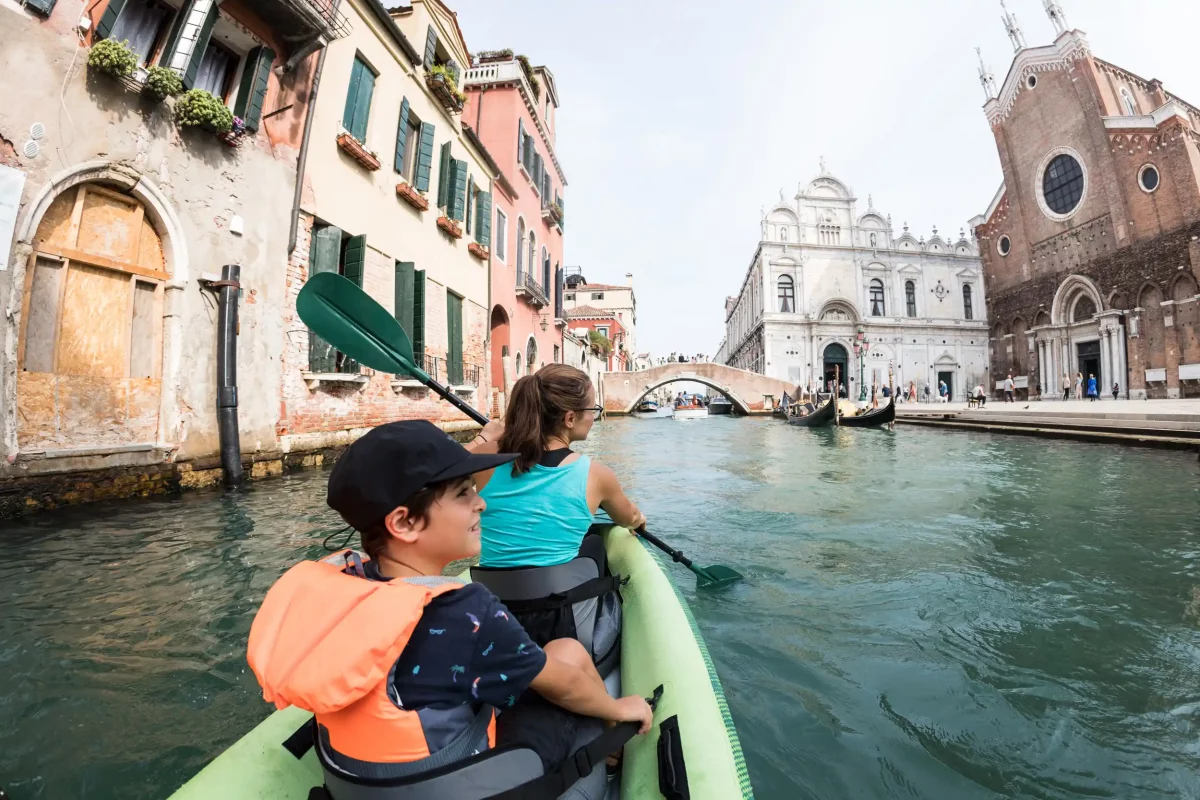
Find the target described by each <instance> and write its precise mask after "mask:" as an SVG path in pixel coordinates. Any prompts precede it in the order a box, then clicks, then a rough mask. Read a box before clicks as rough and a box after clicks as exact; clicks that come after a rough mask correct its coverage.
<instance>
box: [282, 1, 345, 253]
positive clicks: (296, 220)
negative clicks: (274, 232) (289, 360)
mask: <svg viewBox="0 0 1200 800" xmlns="http://www.w3.org/2000/svg"><path fill="white" fill-rule="evenodd" d="M339 5H341V2H340V0H334V3H333V10H334V11H335V12H336V11H337V9H338V6H339ZM328 53H329V45H328V44H326V45H325V46H324V47H322V48H321V55H319V56H317V71H316V73H315V74H314V75H313V84H312V91H311V92H309V93H308V110H307V112H306V113H305V115H304V136H303V137H302V138H301V140H300V154H299V155H298V156H297V157H296V192H295V194H294V195H293V196H292V219H291V223H290V226H289V228H288V248H287V251H288V255H289V256H291V254H292V251H293V250H295V249H296V237H297V236H298V235H299V229H300V198H301V196H302V195H303V194H304V169H305V167H306V166H307V165H308V142H309V139H310V138H311V135H310V134H311V132H312V121H313V112H314V111H315V110H316V104H317V89H319V88H320V86H321V71H322V70H323V69H324V68H325V56H326V55H327V54H328Z"/></svg>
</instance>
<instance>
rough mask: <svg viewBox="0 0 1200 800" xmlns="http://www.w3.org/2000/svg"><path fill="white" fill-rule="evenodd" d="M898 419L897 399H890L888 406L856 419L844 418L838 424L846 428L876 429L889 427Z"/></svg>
mask: <svg viewBox="0 0 1200 800" xmlns="http://www.w3.org/2000/svg"><path fill="white" fill-rule="evenodd" d="M895 419H896V398H894V397H892V398H889V400H888V404H887V405H886V406H884V407H883V408H877V409H874V410H873V411H868V412H866V413H864V414H859V415H858V416H854V417H847V416H845V415H843V416H842V418H841V420H840V421H839V423H838V424H840V425H841V426H842V427H845V428H875V427H878V426H880V425H888V424H890V423H892V422H893V421H895Z"/></svg>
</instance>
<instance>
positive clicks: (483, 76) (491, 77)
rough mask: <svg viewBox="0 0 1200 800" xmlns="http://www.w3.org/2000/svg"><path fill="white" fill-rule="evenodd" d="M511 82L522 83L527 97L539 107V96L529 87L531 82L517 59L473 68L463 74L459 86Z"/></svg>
mask: <svg viewBox="0 0 1200 800" xmlns="http://www.w3.org/2000/svg"><path fill="white" fill-rule="evenodd" d="M510 82H515V83H520V84H521V86H522V88H524V89H525V95H526V96H527V97H528V98H529V99H530V101H531V102H533V104H534V105H535V106H536V105H537V99H536V98H537V95H535V94H534V93H533V87H532V86H530V85H529V81H528V80H527V79H526V77H525V70H524V69H522V67H521V64H520V63H519V62H518V61H517V60H516V59H515V58H514V59H513V60H512V61H495V62H492V63H489V64H480V65H479V66H476V67H471V68H470V69H468V70H467V71H466V72H464V73H463V76H462V82H461V83H459V86H471V85H479V84H484V83H510Z"/></svg>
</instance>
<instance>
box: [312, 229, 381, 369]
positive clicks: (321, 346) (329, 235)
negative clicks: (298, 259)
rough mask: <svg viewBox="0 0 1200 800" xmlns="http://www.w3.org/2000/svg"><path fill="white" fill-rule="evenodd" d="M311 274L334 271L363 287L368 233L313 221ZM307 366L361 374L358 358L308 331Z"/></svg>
mask: <svg viewBox="0 0 1200 800" xmlns="http://www.w3.org/2000/svg"><path fill="white" fill-rule="evenodd" d="M308 258H309V264H308V274H309V275H310V276H311V275H316V274H318V273H321V272H335V273H337V274H339V275H342V276H343V277H345V278H346V279H347V280H348V281H350V282H351V283H353V284H354V285H355V286H358V287H359V288H362V285H363V271H364V270H365V268H366V261H367V237H366V236H348V235H346V234H345V232H343V231H342V230H341V229H340V228H336V227H334V226H333V225H314V226H313V233H312V243H311V244H310V245H309V257H308ZM308 368H309V370H311V371H312V372H347V373H350V374H358V372H359V371H360V370H359V366H358V362H357V361H355V360H353V359H351V358H347V357H346V356H345V355H344V354H343V353H340V352H338V351H337V350H335V349H334V347H333V345H331V344H330V343H329V342H326V341H325V340H324V339H322V338H321V337H319V336H317V335H316V334H315V333H313V332H312V331H311V330H310V331H309V332H308Z"/></svg>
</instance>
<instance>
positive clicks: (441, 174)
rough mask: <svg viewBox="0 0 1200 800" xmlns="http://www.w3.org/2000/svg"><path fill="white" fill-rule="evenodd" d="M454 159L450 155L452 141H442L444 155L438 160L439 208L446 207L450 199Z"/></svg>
mask: <svg viewBox="0 0 1200 800" xmlns="http://www.w3.org/2000/svg"><path fill="white" fill-rule="evenodd" d="M453 164H454V159H453V158H451V157H450V142H448V141H447V142H443V143H442V157H441V160H440V161H439V162H438V196H437V204H438V208H445V207H446V204H447V203H448V202H449V199H450V189H451V188H452V187H453V184H452V183H451V180H452V177H453V176H452V175H451V174H450V170H451V167H452V166H453Z"/></svg>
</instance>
